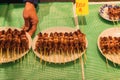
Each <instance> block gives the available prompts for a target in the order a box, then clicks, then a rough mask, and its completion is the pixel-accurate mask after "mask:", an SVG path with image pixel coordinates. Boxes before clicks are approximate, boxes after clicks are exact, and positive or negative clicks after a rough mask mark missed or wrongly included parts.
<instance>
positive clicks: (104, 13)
mask: <svg viewBox="0 0 120 80" xmlns="http://www.w3.org/2000/svg"><path fill="white" fill-rule="evenodd" d="M99 14H100V16H101V17H102V18H104V19H106V20H108V21H119V20H120V6H119V5H116V4H104V5H103V6H101V7H100V10H99Z"/></svg>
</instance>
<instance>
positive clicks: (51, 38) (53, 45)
mask: <svg viewBox="0 0 120 80" xmlns="http://www.w3.org/2000/svg"><path fill="white" fill-rule="evenodd" d="M33 43H34V44H33V50H34V52H35V53H36V55H37V56H38V57H40V58H42V59H43V60H45V61H48V62H54V63H64V62H69V61H72V60H74V59H76V58H78V57H79V56H81V55H82V53H83V52H84V51H85V50H86V45H87V43H86V36H85V34H83V33H82V32H81V31H80V30H76V31H74V32H51V33H50V34H48V33H46V32H45V33H41V32H40V33H39V34H38V35H37V38H35V39H34V41H33ZM46 57H47V58H46Z"/></svg>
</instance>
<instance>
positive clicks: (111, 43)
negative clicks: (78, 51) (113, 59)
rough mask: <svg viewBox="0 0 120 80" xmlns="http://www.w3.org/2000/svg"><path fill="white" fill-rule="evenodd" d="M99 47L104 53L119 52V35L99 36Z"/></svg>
mask: <svg viewBox="0 0 120 80" xmlns="http://www.w3.org/2000/svg"><path fill="white" fill-rule="evenodd" d="M99 43H100V48H101V50H102V52H103V53H104V54H119V53H120V37H112V36H108V37H100V42H99Z"/></svg>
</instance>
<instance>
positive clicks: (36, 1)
mask: <svg viewBox="0 0 120 80" xmlns="http://www.w3.org/2000/svg"><path fill="white" fill-rule="evenodd" d="M23 1H24V2H31V3H33V4H34V5H35V6H36V5H37V3H38V0H23Z"/></svg>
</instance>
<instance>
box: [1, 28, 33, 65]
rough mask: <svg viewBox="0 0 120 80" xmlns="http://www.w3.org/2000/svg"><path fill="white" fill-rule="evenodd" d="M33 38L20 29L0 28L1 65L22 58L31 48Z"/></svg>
mask: <svg viewBox="0 0 120 80" xmlns="http://www.w3.org/2000/svg"><path fill="white" fill-rule="evenodd" d="M31 43H32V39H31V36H30V35H29V34H28V33H27V32H25V31H24V30H21V29H19V28H13V27H0V63H7V62H12V61H15V60H18V59H20V58H22V57H23V56H24V55H25V54H26V53H27V52H28V51H29V49H30V48H31Z"/></svg>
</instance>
